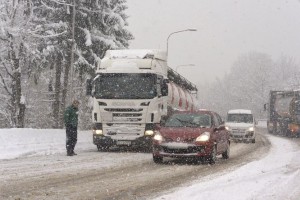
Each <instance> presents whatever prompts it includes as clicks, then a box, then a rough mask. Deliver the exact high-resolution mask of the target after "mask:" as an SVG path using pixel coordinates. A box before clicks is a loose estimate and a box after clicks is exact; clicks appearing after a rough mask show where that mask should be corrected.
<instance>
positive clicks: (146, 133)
mask: <svg viewBox="0 0 300 200" xmlns="http://www.w3.org/2000/svg"><path fill="white" fill-rule="evenodd" d="M153 134H154V131H153V130H146V131H145V135H148V136H151V135H153Z"/></svg>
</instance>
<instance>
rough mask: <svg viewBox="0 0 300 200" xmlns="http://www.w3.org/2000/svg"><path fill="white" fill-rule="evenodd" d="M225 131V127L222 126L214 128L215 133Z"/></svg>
mask: <svg viewBox="0 0 300 200" xmlns="http://www.w3.org/2000/svg"><path fill="white" fill-rule="evenodd" d="M223 130H225V125H220V126H219V127H216V128H214V131H223Z"/></svg>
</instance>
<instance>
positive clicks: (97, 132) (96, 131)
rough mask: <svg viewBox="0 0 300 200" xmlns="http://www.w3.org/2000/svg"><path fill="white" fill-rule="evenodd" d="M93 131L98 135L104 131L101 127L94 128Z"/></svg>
mask: <svg viewBox="0 0 300 200" xmlns="http://www.w3.org/2000/svg"><path fill="white" fill-rule="evenodd" d="M93 133H94V134H96V135H103V131H102V130H100V129H96V130H93Z"/></svg>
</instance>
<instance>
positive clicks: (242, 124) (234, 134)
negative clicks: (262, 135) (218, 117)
mask: <svg viewBox="0 0 300 200" xmlns="http://www.w3.org/2000/svg"><path fill="white" fill-rule="evenodd" d="M225 126H226V129H227V130H228V131H229V132H230V138H231V140H233V141H244V142H252V143H255V137H256V130H255V126H256V122H255V118H254V117H253V114H252V111H251V110H246V109H235V110H229V111H228V112H227V117H226V123H225Z"/></svg>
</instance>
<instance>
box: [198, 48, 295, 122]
mask: <svg viewBox="0 0 300 200" xmlns="http://www.w3.org/2000/svg"><path fill="white" fill-rule="evenodd" d="M299 75H300V73H299V66H297V65H296V63H295V62H294V60H293V59H292V58H288V57H281V58H280V59H279V60H278V61H277V62H274V61H273V60H272V58H271V57H270V56H269V55H267V54H264V53H258V52H251V53H248V54H244V55H241V56H240V57H239V58H238V59H237V61H236V62H234V63H233V66H232V68H231V70H230V72H229V74H226V75H225V76H224V78H222V79H216V80H215V81H214V82H212V83H210V84H209V85H208V84H206V85H201V86H200V87H199V88H200V91H202V93H201V94H200V99H201V100H203V106H204V107H207V108H210V109H213V110H217V111H218V112H220V113H222V114H223V116H225V114H226V112H227V111H228V110H230V109H239V108H245V109H251V110H253V111H254V113H255V114H256V115H257V116H261V117H262V116H264V113H263V112H262V111H263V104H264V103H266V102H267V101H268V96H269V92H270V90H283V89H295V88H297V87H298V88H299V86H300V85H299V80H300V79H299Z"/></svg>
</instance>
